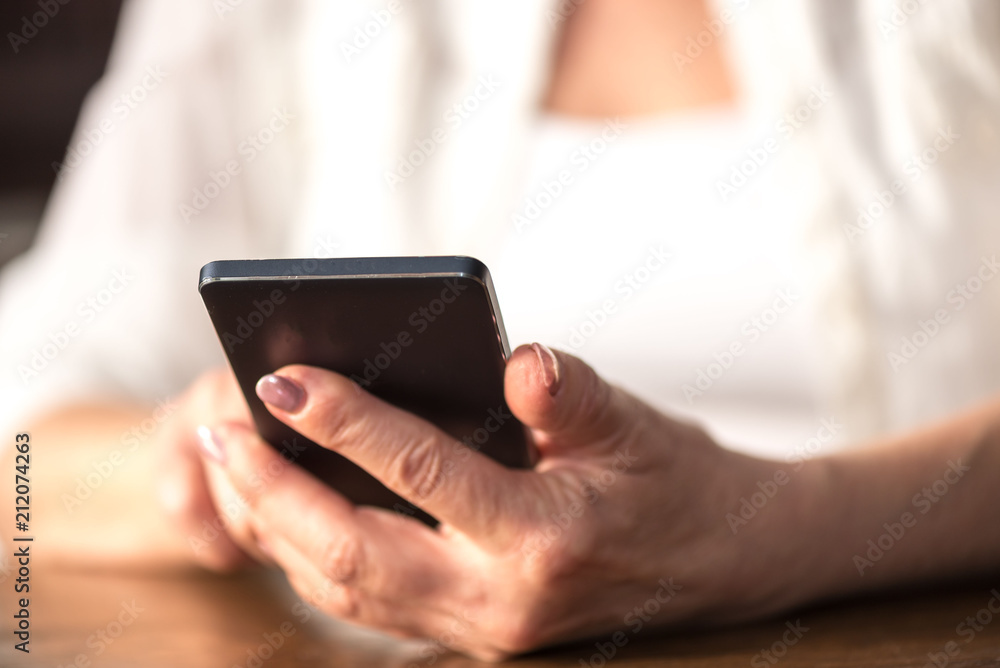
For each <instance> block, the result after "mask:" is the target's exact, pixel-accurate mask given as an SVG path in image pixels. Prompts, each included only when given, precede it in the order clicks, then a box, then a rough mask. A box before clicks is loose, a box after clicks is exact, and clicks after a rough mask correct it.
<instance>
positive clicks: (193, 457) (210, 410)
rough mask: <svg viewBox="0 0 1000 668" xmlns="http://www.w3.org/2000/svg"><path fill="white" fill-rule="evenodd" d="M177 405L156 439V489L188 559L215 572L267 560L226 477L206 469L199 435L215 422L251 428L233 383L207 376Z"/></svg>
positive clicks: (221, 372)
mask: <svg viewBox="0 0 1000 668" xmlns="http://www.w3.org/2000/svg"><path fill="white" fill-rule="evenodd" d="M176 403H177V405H178V409H177V411H176V412H175V413H174V415H173V417H172V418H171V420H170V421H169V422H168V423H167V424H165V425H164V427H163V428H162V430H161V431H160V433H159V434H158V435H157V440H156V444H155V445H156V449H157V452H156V457H157V460H158V465H157V467H156V470H157V474H156V484H157V492H158V497H159V499H160V502H161V504H162V506H163V508H164V510H165V511H166V512H167V513H168V515H169V516H170V517H171V519H172V520H173V524H174V527H175V528H176V529H177V530H178V531H179V532H180V533H181V536H182V539H183V540H184V541H185V542H186V543H187V545H188V547H189V548H190V550H191V557H192V559H193V560H194V561H195V562H196V563H198V564H200V565H202V566H204V567H206V568H210V569H212V570H217V571H228V570H232V569H234V568H238V567H240V566H245V565H249V564H252V563H253V558H256V559H257V560H266V557H265V556H264V555H262V554H261V552H260V550H259V548H258V547H257V544H256V541H255V540H254V536H253V533H252V531H251V529H250V527H249V525H248V524H247V513H246V503H245V502H244V500H243V499H242V498H240V496H239V495H238V494H237V493H236V492H235V490H233V488H232V485H230V484H229V480H228V477H227V476H225V475H224V474H223V473H222V472H221V471H219V470H218V469H217V468H213V467H206V466H205V463H204V462H205V457H204V455H203V454H202V450H201V446H202V441H203V439H202V437H201V436H200V435H199V433H198V428H199V427H200V426H201V425H204V424H205V423H214V422H215V421H220V420H221V421H226V422H227V423H228V424H232V425H234V426H235V425H240V426H241V427H242V428H243V429H246V430H252V429H253V428H254V427H253V421H252V418H251V416H250V411H249V409H248V408H247V405H246V400H245V399H244V398H243V393H242V392H241V391H240V387H239V384H238V383H237V382H236V378H235V377H234V376H233V374H232V372H231V371H230V370H229V369H226V368H221V369H213V370H211V371H207V372H205V373H204V374H202V375H201V376H199V377H198V379H196V380H195V381H194V382H193V383H191V385H190V386H189V387H188V389H187V390H186V391H185V392H184V394H183V395H181V396H180V397H179V398H178V399H176Z"/></svg>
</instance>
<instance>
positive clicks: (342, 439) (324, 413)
mask: <svg viewBox="0 0 1000 668" xmlns="http://www.w3.org/2000/svg"><path fill="white" fill-rule="evenodd" d="M359 399H360V397H357V396H355V395H354V393H353V392H350V391H347V390H345V389H344V388H341V387H340V386H339V385H338V386H334V387H332V388H327V389H326V390H325V391H324V393H323V395H322V396H320V397H316V398H315V399H314V400H313V401H314V404H313V406H312V408H311V410H310V419H311V422H312V423H313V425H315V426H314V429H315V433H314V434H313V435H312V436H313V440H315V441H317V442H319V443H321V444H323V445H325V446H327V447H330V448H333V449H340V448H341V447H342V446H344V445H346V444H349V443H352V442H354V441H355V440H357V439H358V437H359V436H360V435H361V430H362V429H363V428H364V425H365V421H364V420H363V419H359V417H358V414H359V411H358V410H356V401H358V400H359Z"/></svg>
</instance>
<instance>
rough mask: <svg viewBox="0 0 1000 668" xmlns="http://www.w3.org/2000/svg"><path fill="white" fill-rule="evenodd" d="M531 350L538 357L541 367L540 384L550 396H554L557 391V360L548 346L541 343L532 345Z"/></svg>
mask: <svg viewBox="0 0 1000 668" xmlns="http://www.w3.org/2000/svg"><path fill="white" fill-rule="evenodd" d="M531 348H532V350H534V351H535V354H536V355H538V362H539V363H540V364H541V366H542V382H544V383H545V387H546V389H548V391H549V395H550V396H555V394H556V392H558V391H559V380H560V379H559V360H557V359H556V356H555V354H554V353H553V352H552V351H551V350H550V349H549V347H548V346H546V345H544V344H541V343H532V344H531Z"/></svg>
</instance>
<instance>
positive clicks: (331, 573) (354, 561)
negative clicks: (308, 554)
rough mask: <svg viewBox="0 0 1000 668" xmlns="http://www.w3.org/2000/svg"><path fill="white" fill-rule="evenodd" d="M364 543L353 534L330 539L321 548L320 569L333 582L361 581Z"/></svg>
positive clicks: (364, 565)
mask: <svg viewBox="0 0 1000 668" xmlns="http://www.w3.org/2000/svg"><path fill="white" fill-rule="evenodd" d="M366 561H367V560H366V558H365V554H364V545H363V543H362V541H360V540H358V538H357V536H354V535H353V534H342V535H340V536H337V537H335V538H333V539H331V540H330V541H329V542H328V543H327V545H326V547H325V548H324V549H323V552H322V556H321V558H320V564H319V565H320V570H321V571H322V573H323V574H324V575H325V576H326V577H328V578H330V580H332V581H333V582H334V583H337V584H341V585H351V584H355V583H357V582H359V581H362V578H363V576H364V575H365V571H366V566H367V563H366Z"/></svg>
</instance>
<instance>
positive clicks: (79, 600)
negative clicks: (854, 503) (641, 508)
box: [0, 569, 1000, 668]
mask: <svg viewBox="0 0 1000 668" xmlns="http://www.w3.org/2000/svg"><path fill="white" fill-rule="evenodd" d="M996 585H1000V583H989V582H986V583H982V584H978V583H977V584H965V585H962V586H956V587H950V588H947V589H944V590H938V591H924V592H918V593H908V594H894V595H887V596H882V597H879V598H874V599H867V600H858V601H851V602H845V603H840V604H836V605H831V606H826V607H819V608H813V609H809V610H802V611H799V612H796V613H793V614H790V615H786V616H784V617H782V618H779V619H775V620H771V621H766V622H762V623H756V624H751V625H746V626H741V627H735V628H728V629H723V630H717V631H700V632H676V631H675V632H672V633H662V632H655V631H642V632H641V633H639V634H638V635H636V636H629V637H628V642H627V644H625V645H624V646H623V647H621V648H615V656H614V658H613V659H612V660H611V661H608V662H607V665H613V666H620V667H621V668H629V667H634V668H638V667H640V666H641V667H646V668H648V667H652V666H672V667H683V666H699V667H706V668H707V667H719V668H726V667H728V666H741V667H746V666H750V667H751V668H754V667H755V666H772V665H774V666H779V665H780V666H782V667H785V668H795V667H798V666H830V667H832V666H878V667H890V666H891V667H897V666H915V667H920V666H925V665H930V666H933V665H934V664H933V663H929V662H930V658H929V657H928V654H929V653H937V654H938V661H939V664H940V665H939V666H938V668H944V666H945V665H947V666H948V667H949V668H971V667H973V666H976V667H980V666H1000V614H995V615H994V614H992V613H988V614H989V616H990V617H991V619H990V621H989V622H987V623H986V624H984V625H982V626H980V628H981V629H982V630H981V631H976V632H975V634H974V637H971V638H970V636H969V633H968V632H965V633H963V634H959V633H958V631H957V630H956V629H957V627H958V625H959V624H961V623H962V622H963V620H965V619H966V618H967V617H969V616H973V617H975V615H976V614H977V613H978V614H980V615H982V618H981V620H980V621H982V620H983V619H985V618H986V616H987V614H984V613H982V612H981V611H982V610H983V609H985V608H986V605H987V603H988V602H989V601H990V599H991V598H993V597H994V594H992V593H991V589H993V588H994V587H995V586H996ZM998 590H1000V587H998ZM0 600H2V602H3V611H4V612H3V617H4V623H3V628H4V631H5V633H4V634H3V645H2V647H0V665H2V666H11V667H20V666H25V667H28V666H31V667H34V666H46V667H51V668H57V667H58V666H71V665H78V666H82V667H86V666H102V667H103V666H107V667H109V668H117V667H118V666H142V667H150V668H158V667H160V666H163V667H166V666H182V667H183V668H201V667H203V666H204V667H210V666H211V667H215V668H231V667H232V666H241V667H246V668H253V667H255V666H257V667H260V668H263V667H267V668H279V667H284V666H337V667H347V668H349V667H351V666H364V667H366V668H368V667H386V668H428V667H429V666H447V667H449V668H453V667H459V666H473V665H482V664H479V663H478V662H476V661H472V660H469V659H467V658H465V657H462V656H459V655H456V654H452V653H442V654H439V653H437V652H431V651H428V650H426V649H425V650H424V653H423V654H421V648H422V645H420V644H416V643H403V642H398V641H395V640H390V639H387V638H385V637H383V636H381V635H379V634H376V633H372V632H369V631H363V630H360V629H355V628H353V627H350V626H348V625H346V624H342V623H339V622H336V621H333V620H329V619H326V618H323V617H322V616H320V615H313V617H312V618H311V619H309V620H308V621H303V619H302V615H301V614H299V615H296V614H295V613H294V612H293V606H295V605H296V604H297V603H298V599H297V598H296V597H295V595H294V594H293V593H292V591H291V590H290V589H289V587H288V586H287V584H286V583H285V581H284V578H283V576H281V575H280V574H278V573H264V572H257V573H250V574H242V575H237V576H229V577H220V576H213V575H208V574H196V573H192V574H182V575H172V576H158V577H152V576H148V575H147V576H143V575H128V574H107V573H105V574H94V573H73V572H65V571H54V572H53V571H47V570H45V569H39V570H38V571H37V572H35V571H33V572H32V598H31V608H30V609H31V621H32V638H31V645H30V646H31V650H32V651H31V654H30V655H24V654H23V653H21V652H16V651H14V650H13V640H12V638H13V636H12V633H11V631H12V630H13V625H12V623H11V614H10V611H11V610H13V609H14V607H13V606H14V598H13V582H12V579H11V577H10V576H8V577H7V578H5V579H4V581H3V582H2V583H0ZM993 606H994V608H995V609H1000V597H998V598H997V599H996V600H995V601H994V602H993ZM299 610H300V611H301V610H302V608H299ZM133 618H134V619H133ZM994 618H995V619H994ZM124 622H128V624H127V625H123V626H121V627H120V628H119V627H118V626H117V624H123V623H124ZM796 622H800V623H801V626H802V627H804V628H807V629H808V630H807V631H804V632H802V633H801V638H800V639H799V638H796V642H795V644H794V645H790V646H787V647H786V648H782V647H781V646H780V645H778V646H777V651H778V653H782V649H784V650H785V651H784V652H783V656H781V657H780V658H779V657H774V658H775V659H776V662H775V663H771V662H770V661H768V660H767V659H766V658H764V657H763V656H761V655H760V654H759V653H760V652H761V651H762V650H764V649H767V648H771V647H772V646H773V645H774V644H775V643H781V642H783V641H782V637H783V634H784V632H785V631H786V630H787V629H788V627H787V626H786V623H791V624H792V625H794V624H795V623H796ZM283 624H286V625H285V626H284V627H283V626H282V625H283ZM966 628H971V627H966ZM282 629H284V630H285V631H286V632H288V631H289V630H290V629H291V630H292V631H293V632H291V633H287V634H283V633H282ZM102 631H103V633H104V634H105V637H106V638H107V639H108V640H110V642H106V641H104V640H101V638H100V635H99V634H100V632H102ZM279 637H280V638H281V641H280V642H279V641H278V638H279ZM789 637H790V638H791V637H794V635H793V634H789ZM267 638H270V639H271V642H270V643H269V642H268V641H267ZM88 641H89V642H88ZM599 642H600V643H603V644H604V647H605V649H606V650H607V648H608V647H609V645H608V644H607V638H603V639H595V640H590V641H586V642H582V643H577V644H574V645H572V646H566V647H561V648H557V649H553V650H547V651H544V652H540V653H536V654H533V655H531V656H527V657H521V658H519V659H517V660H516V661H514V662H512V663H515V664H516V665H518V666H523V667H534V666H573V667H574V668H579V667H580V666H595V667H599V666H602V665H604V663H602V659H603V658H604V657H603V656H602V655H601V654H600V653H599V651H598V648H597V646H596V645H595V643H599ZM948 642H953V643H955V648H957V650H958V653H957V654H955V655H954V656H951V657H948V656H946V655H945V654H942V653H943V652H944V651H945V648H946V644H947V643H948ZM275 644H280V647H278V648H277V649H271V646H272V645H275ZM432 659H433V660H432ZM945 659H947V663H942V662H943V661H944V660H945ZM88 662H89V663H88Z"/></svg>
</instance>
